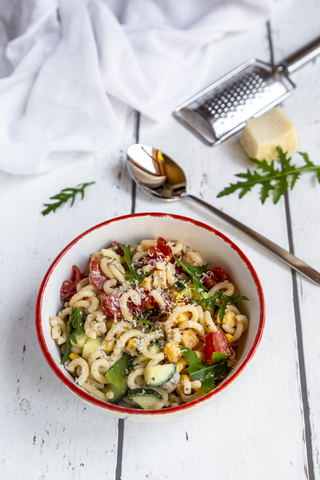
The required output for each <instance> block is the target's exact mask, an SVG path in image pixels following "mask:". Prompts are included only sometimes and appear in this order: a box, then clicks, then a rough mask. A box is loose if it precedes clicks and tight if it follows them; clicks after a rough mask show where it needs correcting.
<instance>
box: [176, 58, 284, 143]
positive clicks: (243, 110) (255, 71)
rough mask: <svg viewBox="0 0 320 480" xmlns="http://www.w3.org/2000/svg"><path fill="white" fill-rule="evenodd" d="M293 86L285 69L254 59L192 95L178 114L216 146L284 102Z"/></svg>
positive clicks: (183, 120) (179, 109)
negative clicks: (251, 119)
mask: <svg viewBox="0 0 320 480" xmlns="http://www.w3.org/2000/svg"><path fill="white" fill-rule="evenodd" d="M293 89H294V84H293V83H292V82H291V81H290V80H289V79H288V77H287V76H286V74H285V72H282V71H280V70H277V69H275V70H274V69H273V68H272V66H271V65H269V64H267V63H264V62H261V61H260V60H256V59H252V60H250V61H249V62H247V63H245V64H243V65H242V66H240V67H239V68H238V69H236V70H234V71H233V72H231V73H230V74H229V75H226V76H225V77H223V78H222V79H220V80H219V81H218V82H215V83H214V84H212V85H210V86H209V87H208V88H206V89H204V90H203V91H202V92H200V93H199V94H197V95H195V96H194V97H192V98H191V99H190V100H189V101H188V102H186V103H184V104H183V105H181V106H180V107H179V108H178V109H177V110H176V111H175V112H174V114H175V116H176V117H177V118H178V119H179V120H181V121H182V122H183V123H185V124H188V125H187V126H189V127H191V129H193V130H194V131H195V132H196V133H197V134H199V135H200V137H202V138H203V139H204V140H205V141H206V142H207V143H209V144H210V145H215V144H218V143H220V142H221V141H223V140H224V139H225V138H227V137H228V136H230V135H232V134H233V133H235V132H236V131H238V130H240V129H241V128H242V127H243V126H244V124H245V122H246V121H247V120H248V119H249V118H252V117H254V116H257V115H260V114H261V113H264V112H266V111H267V110H269V109H270V108H272V107H273V106H275V105H277V104H278V103H280V102H281V101H282V100H283V99H284V98H286V97H287V96H288V95H289V94H290V93H291V91H292V90H293ZM201 119H202V120H201ZM200 120H201V121H200Z"/></svg>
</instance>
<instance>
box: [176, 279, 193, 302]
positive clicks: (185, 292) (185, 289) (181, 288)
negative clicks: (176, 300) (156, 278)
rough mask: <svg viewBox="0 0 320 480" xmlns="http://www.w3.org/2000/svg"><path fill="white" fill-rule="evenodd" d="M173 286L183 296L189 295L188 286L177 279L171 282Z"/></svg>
mask: <svg viewBox="0 0 320 480" xmlns="http://www.w3.org/2000/svg"><path fill="white" fill-rule="evenodd" d="M173 286H174V287H175V288H176V289H177V290H178V291H179V292H180V293H182V295H183V296H184V297H188V298H189V297H191V291H190V288H188V287H186V286H185V284H184V283H182V282H180V281H179V280H178V281H177V282H176V283H174V284H173Z"/></svg>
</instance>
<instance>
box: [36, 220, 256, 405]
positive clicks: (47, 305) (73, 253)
mask: <svg viewBox="0 0 320 480" xmlns="http://www.w3.org/2000/svg"><path fill="white" fill-rule="evenodd" d="M158 236H162V237H164V238H165V239H166V240H181V241H182V242H183V243H185V244H186V245H188V246H190V247H192V248H193V249H194V250H196V251H198V252H199V253H200V254H201V255H202V257H203V259H204V261H205V262H213V263H214V264H215V265H219V266H221V267H222V268H223V269H224V270H225V271H226V272H227V273H228V275H229V277H230V278H231V280H232V282H234V283H235V284H236V286H237V287H238V288H239V290H240V293H241V294H242V295H245V296H247V297H248V298H249V302H242V304H241V306H240V309H241V311H242V312H243V313H245V314H246V315H247V316H248V317H249V329H248V331H247V333H246V335H245V337H244V339H243V341H242V342H241V344H240V348H239V349H238V352H237V357H238V362H237V364H236V367H235V368H234V369H233V371H232V374H231V375H229V377H227V378H226V379H225V380H224V382H223V383H221V385H220V387H219V390H221V387H223V384H224V383H230V379H232V377H235V376H237V374H238V373H239V372H240V371H241V370H242V369H243V366H244V364H245V363H246V362H247V360H248V357H251V356H252V355H253V353H254V351H255V349H256V348H257V346H258V343H259V341H260V338H261V334H262V329H263V323H264V301H263V293H262V289H261V285H260V282H259V279H258V277H257V275H256V273H255V271H254V269H253V267H252V265H251V263H250V262H249V261H248V259H247V258H246V257H245V255H244V254H243V253H242V252H241V251H240V249H239V248H238V247H236V245H235V244H233V243H232V242H231V241H230V240H229V239H228V238H226V237H225V236H224V235H222V234H221V233H219V232H217V231H215V230H213V229H212V228H211V227H208V226H206V225H204V224H201V223H199V222H196V221H193V220H190V219H186V218H184V217H178V216H173V215H165V214H154V213H151V214H141V215H139V214H138V215H133V216H128V217H121V218H119V219H114V220H111V221H109V222H106V223H104V224H101V225H98V226H96V227H93V228H92V229H91V230H89V231H88V232H85V233H84V234H82V235H80V236H79V237H78V238H77V239H75V240H74V241H73V242H72V243H71V244H70V245H69V246H68V247H66V248H65V249H64V250H63V251H62V253H61V254H60V255H59V256H58V257H57V259H56V260H55V261H54V262H53V264H52V265H51V267H50V269H49V271H48V273H47V275H46V277H45V279H44V281H43V285H42V287H41V289H40V293H39V298H38V309H37V312H38V315H37V323H36V325H37V333H38V337H39V340H40V345H41V347H42V350H45V351H44V354H45V356H46V358H47V360H48V361H49V364H51V366H52V360H53V362H54V364H55V369H56V368H58V369H59V372H60V375H59V377H60V378H61V375H62V377H65V378H67V379H69V380H70V379H71V380H72V382H73V379H72V377H71V376H70V374H69V373H68V372H67V371H66V369H65V368H64V367H63V365H61V364H60V354H59V349H58V347H57V345H56V344H55V342H54V341H53V340H52V339H51V333H50V325H49V318H50V317H51V316H53V315H56V314H57V313H58V311H59V310H60V309H61V308H62V306H63V303H62V302H61V300H60V295H59V292H60V287H61V284H62V282H63V280H65V279H68V278H70V275H71V267H72V265H74V264H75V265H77V266H78V267H79V268H80V270H83V269H84V268H85V266H86V265H87V263H88V260H89V256H90V254H91V253H92V252H95V251H98V250H100V249H101V248H104V247H107V246H110V244H111V243H112V241H113V240H116V241H118V242H121V243H125V244H130V245H133V244H138V243H140V242H141V240H143V239H154V238H157V237H158ZM50 357H51V358H50ZM56 373H57V371H56ZM73 383H74V382H73ZM73 390H74V391H77V390H78V391H79V390H82V389H80V388H79V387H77V386H75V389H73ZM216 390H218V389H216ZM216 390H215V391H216ZM215 391H214V392H215ZM78 393H79V392H78ZM210 395H211V394H209V396H210ZM105 408H106V409H108V408H109V404H105ZM119 408H120V407H119ZM165 411H166V410H164V411H161V412H162V413H165ZM132 412H133V413H134V412H135V411H134V410H132ZM137 412H140V411H139V410H138V411H137Z"/></svg>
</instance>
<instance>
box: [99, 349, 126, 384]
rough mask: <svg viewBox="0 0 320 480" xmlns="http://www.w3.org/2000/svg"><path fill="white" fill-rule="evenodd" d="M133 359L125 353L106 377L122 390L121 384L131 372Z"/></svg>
mask: <svg viewBox="0 0 320 480" xmlns="http://www.w3.org/2000/svg"><path fill="white" fill-rule="evenodd" d="M131 363H132V357H131V356H130V355H129V354H128V353H124V354H123V355H122V357H121V358H119V360H117V361H116V363H115V364H114V365H112V367H111V368H110V369H109V370H108V371H107V373H106V374H105V377H106V378H107V379H108V380H109V382H111V383H112V384H113V385H114V386H115V387H117V388H120V387H121V382H122V379H123V378H124V377H126V376H127V375H128V374H129V372H130V370H131Z"/></svg>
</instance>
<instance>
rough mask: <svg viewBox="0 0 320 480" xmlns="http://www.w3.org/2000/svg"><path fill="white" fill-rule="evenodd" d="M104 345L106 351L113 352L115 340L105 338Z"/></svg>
mask: <svg viewBox="0 0 320 480" xmlns="http://www.w3.org/2000/svg"><path fill="white" fill-rule="evenodd" d="M102 345H103V347H104V350H105V351H106V352H112V350H113V347H114V342H106V341H105V340H103V342H102Z"/></svg>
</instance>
